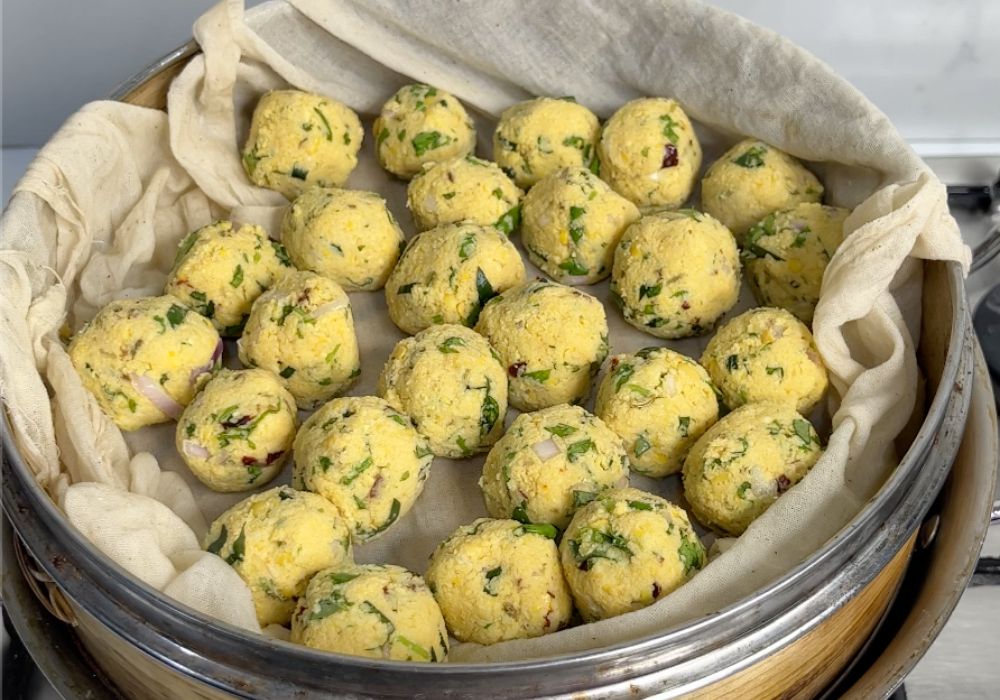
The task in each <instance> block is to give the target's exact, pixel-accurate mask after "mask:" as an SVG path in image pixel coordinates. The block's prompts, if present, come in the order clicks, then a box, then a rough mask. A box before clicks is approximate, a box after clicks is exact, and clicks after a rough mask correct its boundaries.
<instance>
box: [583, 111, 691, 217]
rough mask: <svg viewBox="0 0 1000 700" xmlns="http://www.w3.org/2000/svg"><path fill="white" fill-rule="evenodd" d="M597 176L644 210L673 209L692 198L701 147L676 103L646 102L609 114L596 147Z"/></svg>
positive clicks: (689, 123)
mask: <svg viewBox="0 0 1000 700" xmlns="http://www.w3.org/2000/svg"><path fill="white" fill-rule="evenodd" d="M598 151H599V152H600V156H601V177H603V178H604V179H605V180H607V182H608V184H609V185H611V187H612V188H614V190H615V192H617V193H618V194H620V195H622V196H623V197H625V198H626V199H628V200H630V201H632V202H633V203H634V204H636V205H637V206H639V207H641V208H643V209H646V208H650V207H665V208H668V209H675V208H677V207H679V206H680V205H681V204H683V203H684V202H685V201H686V200H687V198H688V197H690V196H691V190H692V189H693V188H694V183H695V178H696V177H697V176H698V169H699V168H701V144H700V143H699V142H698V137H697V135H696V134H695V133H694V128H693V127H692V126H691V121H690V120H689V119H688V116H687V115H686V114H685V113H684V110H683V109H681V106H680V105H679V104H677V102H676V101H674V100H670V99H667V98H663V97H644V98H641V99H638V100H632V101H631V102H629V103H627V104H625V105H624V106H622V107H621V108H620V109H619V110H618V111H617V112H615V113H614V114H613V115H611V118H610V119H608V122H607V124H605V125H604V131H603V132H602V133H601V144H600V147H599V148H598Z"/></svg>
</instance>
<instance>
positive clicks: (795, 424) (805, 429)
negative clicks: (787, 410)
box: [792, 418, 819, 447]
mask: <svg viewBox="0 0 1000 700" xmlns="http://www.w3.org/2000/svg"><path fill="white" fill-rule="evenodd" d="M792 428H793V429H794V430H795V435H796V436H798V438H799V440H801V441H802V444H803V445H804V446H806V447H808V446H809V445H811V444H812V443H814V442H815V443H816V444H817V445H818V444H819V440H817V439H816V438H815V434H814V433H813V429H812V426H811V425H810V424H809V421H807V420H802V419H801V418H796V419H795V420H793V421H792Z"/></svg>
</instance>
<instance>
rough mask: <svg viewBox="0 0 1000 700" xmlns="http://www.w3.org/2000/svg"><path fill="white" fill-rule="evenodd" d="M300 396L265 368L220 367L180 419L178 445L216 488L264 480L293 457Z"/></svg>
mask: <svg viewBox="0 0 1000 700" xmlns="http://www.w3.org/2000/svg"><path fill="white" fill-rule="evenodd" d="M297 424H298V419H297V414H296V412H295V398H294V397H293V396H292V395H291V394H289V393H288V390H287V389H285V387H283V386H282V385H281V381H279V379H278V378H277V377H276V376H274V375H273V374H271V373H270V372H267V371H265V370H262V369H246V370H240V371H237V372H234V371H232V370H227V369H223V370H220V371H219V372H218V373H217V374H216V375H215V376H214V377H212V379H211V380H210V381H209V382H208V384H206V385H205V388H204V389H202V391H201V392H200V393H199V394H198V395H197V396H195V398H194V401H192V402H191V403H190V404H188V407H187V408H186V409H184V413H183V414H181V417H180V419H179V420H178V421H177V434H176V444H177V451H178V452H179V453H180V455H181V457H182V458H183V459H184V463H185V464H187V465H188V468H189V469H190V470H191V473H192V474H194V475H195V476H196V477H198V480H199V481H201V483H203V484H205V486H207V487H208V488H210V489H212V490H213V491H249V490H250V489H253V488H256V487H258V486H263V485H264V484H266V483H267V482H269V481H270V480H271V479H273V478H274V477H275V476H277V475H278V472H280V471H281V467H282V466H284V464H285V461H286V460H287V459H288V453H289V450H290V449H291V447H292V440H294V439H295V428H296V426H297Z"/></svg>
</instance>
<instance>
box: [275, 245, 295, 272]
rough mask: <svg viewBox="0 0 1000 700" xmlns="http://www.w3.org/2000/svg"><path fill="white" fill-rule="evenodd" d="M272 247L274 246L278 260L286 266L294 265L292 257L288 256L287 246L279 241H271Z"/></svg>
mask: <svg viewBox="0 0 1000 700" xmlns="http://www.w3.org/2000/svg"><path fill="white" fill-rule="evenodd" d="M271 247H272V248H274V254H275V255H277V256H278V262H280V263H281V264H282V265H284V266H285V267H291V266H292V259H291V258H289V257H288V251H287V250H285V246H283V245H281V244H280V243H278V242H277V241H271Z"/></svg>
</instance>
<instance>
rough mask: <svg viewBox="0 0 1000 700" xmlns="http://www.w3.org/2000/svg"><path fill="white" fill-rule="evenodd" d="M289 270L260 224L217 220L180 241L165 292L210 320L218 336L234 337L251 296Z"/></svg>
mask: <svg viewBox="0 0 1000 700" xmlns="http://www.w3.org/2000/svg"><path fill="white" fill-rule="evenodd" d="M290 268H291V263H290V262H289V260H288V255H287V254H286V253H285V251H284V249H283V248H282V247H281V244H280V243H278V242H276V241H272V240H270V239H269V238H268V237H267V234H266V233H265V232H264V229H262V228H261V227H260V226H255V225H253V224H244V225H242V226H239V227H238V228H235V227H234V226H233V223H232V222H231V221H216V222H215V223H214V224H209V225H208V226H205V227H203V228H200V229H198V230H197V231H192V232H191V233H189V234H188V235H187V237H186V238H185V239H184V240H183V241H181V244H180V248H179V249H178V251H177V260H176V261H175V262H174V268H173V270H171V271H170V276H169V277H168V278H167V287H166V293H167V294H173V295H174V296H175V297H177V298H178V299H180V300H181V301H182V302H184V304H185V305H187V306H188V307H190V308H192V309H194V310H195V311H197V312H198V313H200V314H201V315H202V316H204V317H205V318H207V319H209V320H210V321H211V322H212V324H213V325H214V326H215V327H216V329H217V330H218V331H219V332H220V333H221V334H222V335H223V336H226V337H231V336H238V335H239V334H240V333H241V332H242V330H243V324H244V323H246V320H247V316H248V315H249V314H250V306H251V305H252V304H253V302H254V300H256V299H257V297H259V296H260V295H261V294H262V293H263V292H264V291H266V290H267V289H268V288H269V287H271V286H272V285H273V284H274V283H275V281H276V280H277V279H278V278H279V277H281V275H283V274H284V273H285V272H287V271H288V270H289V269H290Z"/></svg>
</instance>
